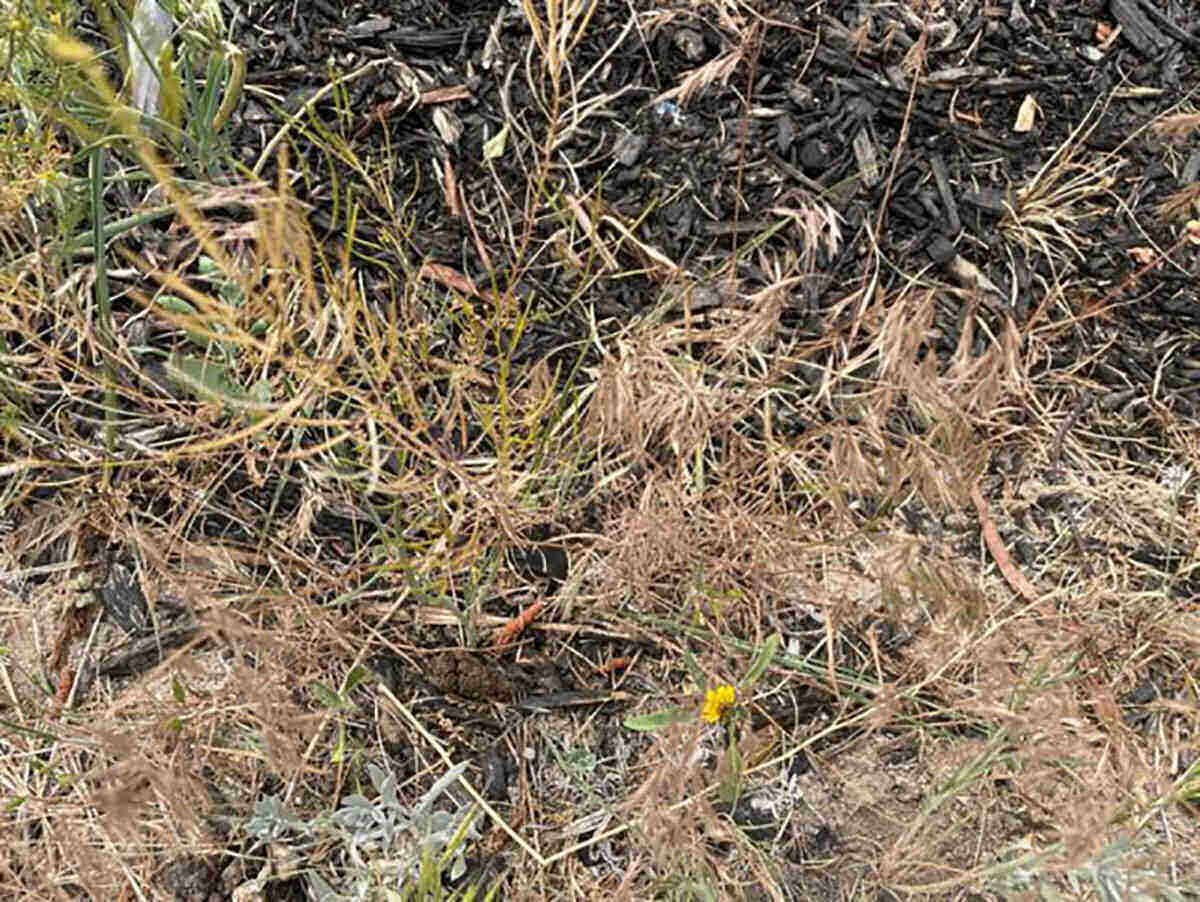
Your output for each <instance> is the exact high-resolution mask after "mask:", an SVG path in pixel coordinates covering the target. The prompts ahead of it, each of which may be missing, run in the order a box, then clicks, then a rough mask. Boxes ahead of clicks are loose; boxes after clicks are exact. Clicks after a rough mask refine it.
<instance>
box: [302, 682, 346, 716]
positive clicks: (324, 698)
mask: <svg viewBox="0 0 1200 902" xmlns="http://www.w3.org/2000/svg"><path fill="white" fill-rule="evenodd" d="M309 691H310V692H312V694H313V695H315V696H316V697H317V701H319V702H320V703H321V704H322V705H324V706H325V707H326V708H333V709H335V710H336V709H338V708H342V707H345V704H346V703H345V702H343V701H342V697H341V696H340V695H338V694H337V693H336V692H334V691H333V690H332V689H330V688H329V687H328V686H326V685H325V684H324V683H322V682H319V681H318V682H316V683H313V684H312V686H310V687H309Z"/></svg>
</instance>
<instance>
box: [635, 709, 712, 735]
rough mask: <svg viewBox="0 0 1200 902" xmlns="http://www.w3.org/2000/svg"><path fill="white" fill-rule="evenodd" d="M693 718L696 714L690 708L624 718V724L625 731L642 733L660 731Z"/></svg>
mask: <svg viewBox="0 0 1200 902" xmlns="http://www.w3.org/2000/svg"><path fill="white" fill-rule="evenodd" d="M695 716H696V712H695V711H693V710H691V709H690V708H668V709H667V710H666V711H659V712H657V713H655V714H639V715H637V716H634V717H626V718H625V720H624V724H625V729H627V730H637V731H638V732H640V733H644V732H648V731H650V730H661V729H662V728H663V727H669V726H670V725H671V724H673V723H683V722H684V721H685V720H692V719H693V718H694V717H695Z"/></svg>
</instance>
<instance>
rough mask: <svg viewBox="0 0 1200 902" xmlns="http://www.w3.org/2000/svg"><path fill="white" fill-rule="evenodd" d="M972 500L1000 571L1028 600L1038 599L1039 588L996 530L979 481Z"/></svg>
mask: <svg viewBox="0 0 1200 902" xmlns="http://www.w3.org/2000/svg"><path fill="white" fill-rule="evenodd" d="M971 501H972V502H974V504H975V510H976V511H977V512H978V513H979V526H980V528H981V529H982V530H983V540H984V541H985V542H986V543H987V547H988V551H990V552H991V553H992V557H993V558H994V559H995V561H996V566H997V567H999V568H1000V572H1001V573H1003V574H1004V578H1005V579H1006V580H1007V581H1008V584H1009V585H1010V586H1012V588H1013V591H1014V592H1016V593H1017V594H1018V595H1020V596H1021V597H1022V598H1024V599H1025V600H1026V601H1036V600H1037V589H1035V588H1034V587H1033V583H1031V582H1030V581H1029V580H1027V579H1026V578H1025V574H1024V573H1022V572H1021V571H1020V570H1018V569H1017V566H1016V564H1014V563H1013V562H1012V558H1010V557H1009V556H1008V549H1007V548H1005V547H1004V543H1003V542H1002V541H1000V533H999V532H997V531H996V523H995V521H993V520H992V515H991V512H990V511H989V510H988V503H987V501H985V500H984V498H983V493H982V492H980V491H979V483H978V482H973V483H971Z"/></svg>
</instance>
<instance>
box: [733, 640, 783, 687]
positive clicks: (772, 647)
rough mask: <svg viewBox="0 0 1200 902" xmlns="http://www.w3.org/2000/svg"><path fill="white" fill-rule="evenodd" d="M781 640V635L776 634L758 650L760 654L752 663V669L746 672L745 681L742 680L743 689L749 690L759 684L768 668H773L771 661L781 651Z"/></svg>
mask: <svg viewBox="0 0 1200 902" xmlns="http://www.w3.org/2000/svg"><path fill="white" fill-rule="evenodd" d="M780 638H781V637H780V635H779V633H775V634H774V635H773V636H771V637H770V638H768V639H767V641H766V643H764V644H763V647H762V648H760V649H759V650H758V654H757V655H755V656H754V660H753V661H752V662H751V663H750V669H749V670H747V671H746V676H745V679H743V680H742V688H743V689H749V688H750V687H751V686H753V685H754V684H755V683H757V682H758V678H759V677H761V676H762V675H763V674H764V673H766V670H767V668H768V667H769V666H771V661H772V660H773V659H774V657H775V652H776V651H777V650H778V649H779V642H780Z"/></svg>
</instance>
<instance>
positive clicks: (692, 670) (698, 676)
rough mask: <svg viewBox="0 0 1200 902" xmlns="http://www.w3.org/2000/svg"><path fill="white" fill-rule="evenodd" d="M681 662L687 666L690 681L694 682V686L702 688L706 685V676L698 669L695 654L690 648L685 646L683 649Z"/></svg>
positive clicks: (698, 664)
mask: <svg viewBox="0 0 1200 902" xmlns="http://www.w3.org/2000/svg"><path fill="white" fill-rule="evenodd" d="M683 663H684V666H685V667H687V669H688V673H689V674H691V677H692V682H693V683H695V684H696V688H697V689H701V690H702V689H704V687H705V686H707V685H708V677H707V676H705V675H704V671H703V670H701V669H700V663H699V662H698V661H697V660H696V656H695V655H694V654H692V652H691V649H688V648H685V649H684V650H683Z"/></svg>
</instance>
